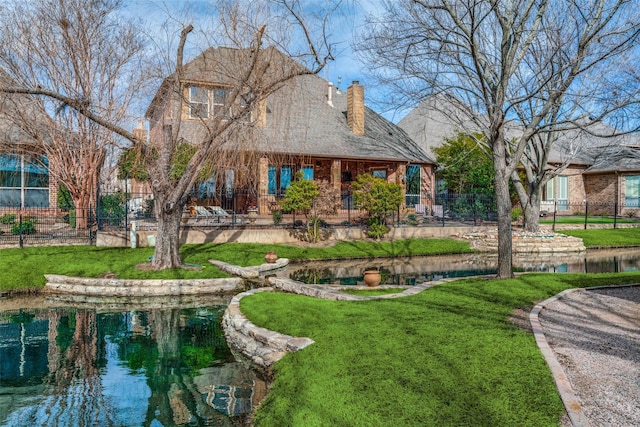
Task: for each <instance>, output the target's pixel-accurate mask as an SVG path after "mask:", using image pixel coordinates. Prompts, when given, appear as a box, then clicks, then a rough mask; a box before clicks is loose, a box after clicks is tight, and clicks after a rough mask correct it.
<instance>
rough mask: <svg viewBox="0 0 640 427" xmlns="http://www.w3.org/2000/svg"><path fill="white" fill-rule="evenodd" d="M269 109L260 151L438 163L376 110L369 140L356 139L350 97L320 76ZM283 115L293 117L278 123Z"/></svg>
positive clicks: (368, 123)
mask: <svg viewBox="0 0 640 427" xmlns="http://www.w3.org/2000/svg"><path fill="white" fill-rule="evenodd" d="M329 91H331V104H332V105H330V104H329V103H328V94H329ZM267 108H268V111H270V113H268V114H267V126H266V127H265V128H264V129H259V132H261V133H262V135H264V139H263V142H262V144H261V145H260V146H259V147H258V149H260V150H263V151H265V152H279V153H289V154H305V155H312V156H318V157H333V158H338V157H339V158H344V159H368V160H393V161H406V162H414V163H435V162H434V160H433V159H432V158H431V157H430V156H429V155H428V154H426V153H425V152H424V151H423V150H422V149H421V148H420V147H419V146H418V145H417V144H416V143H415V142H414V141H413V140H412V139H411V138H410V137H409V135H407V133H406V132H405V131H404V130H402V129H401V128H400V127H399V126H397V125H395V124H393V123H391V122H390V121H388V120H387V119H385V118H384V117H382V116H380V115H379V114H377V113H376V112H375V111H373V110H371V109H370V108H367V107H365V119H364V124H365V132H364V135H355V134H354V133H353V132H352V131H351V128H350V127H349V125H348V124H347V95H346V94H345V93H343V92H338V91H336V89H335V88H334V87H333V86H330V85H329V83H328V82H326V81H325V80H324V79H322V78H320V77H318V76H316V75H306V76H299V77H296V78H295V79H294V80H293V81H291V82H289V84H287V85H286V86H285V87H284V88H282V89H281V90H280V91H278V93H275V94H274V95H273V96H272V97H271V98H270V99H269V101H268V102H267ZM270 116H271V117H270ZM279 116H280V117H288V118H287V120H284V121H282V122H281V123H278V122H279V120H278V117H279Z"/></svg>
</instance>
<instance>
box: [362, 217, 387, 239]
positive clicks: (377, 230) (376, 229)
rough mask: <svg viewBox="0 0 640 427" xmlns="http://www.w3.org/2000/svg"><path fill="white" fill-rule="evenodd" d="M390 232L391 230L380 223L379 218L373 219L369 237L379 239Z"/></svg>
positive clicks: (370, 223)
mask: <svg viewBox="0 0 640 427" xmlns="http://www.w3.org/2000/svg"><path fill="white" fill-rule="evenodd" d="M388 232H389V228H388V227H387V226H386V225H384V224H382V223H380V222H379V220H378V219H377V218H372V219H371V221H369V225H368V227H367V236H369V237H371V238H374V239H379V238H381V237H382V236H384V235H385V234H387V233H388Z"/></svg>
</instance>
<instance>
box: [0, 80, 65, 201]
mask: <svg viewBox="0 0 640 427" xmlns="http://www.w3.org/2000/svg"><path fill="white" fill-rule="evenodd" d="M7 78H8V77H7V75H6V74H5V73H4V72H2V71H1V70H0V79H2V80H4V81H6V79H7ZM28 102H29V100H28V98H27V97H24V96H18V95H3V96H1V97H0V210H8V211H15V209H21V208H22V209H32V208H56V201H57V191H56V184H55V183H54V182H53V180H50V179H49V168H48V160H47V158H46V157H45V156H41V155H36V154H33V152H34V149H33V145H35V144H36V142H35V141H34V140H33V138H32V137H31V136H30V135H29V134H28V133H27V132H25V131H24V130H23V129H21V128H20V126H19V125H18V124H17V121H15V120H12V117H16V112H17V111H19V110H22V111H24V110H28V106H27V107H25V103H28ZM35 151H37V150H35ZM27 153H32V154H27Z"/></svg>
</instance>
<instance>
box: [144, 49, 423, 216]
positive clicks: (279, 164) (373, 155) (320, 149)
mask: <svg viewBox="0 0 640 427" xmlns="http://www.w3.org/2000/svg"><path fill="white" fill-rule="evenodd" d="M237 52H238V51H237V50H236V49H229V48H210V49H208V50H206V51H205V52H203V53H202V54H201V55H200V56H198V57H196V58H195V59H193V60H192V61H191V62H189V63H187V64H185V66H184V76H185V78H186V80H187V85H188V88H187V90H186V93H185V96H184V97H183V98H182V99H180V97H173V98H170V99H166V98H164V97H163V95H164V94H165V93H167V90H168V83H167V80H165V83H163V85H162V86H161V88H160V89H159V91H158V94H157V95H156V97H155V98H154V101H153V102H152V104H151V105H150V107H149V109H148V110H147V113H146V117H147V118H148V119H149V121H150V135H151V138H154V135H158V132H159V131H160V130H159V128H161V127H162V124H163V120H164V119H165V118H166V117H168V115H169V114H171V111H172V108H175V103H176V102H180V103H182V104H183V105H182V108H180V109H179V111H181V114H182V123H181V129H180V132H181V136H182V137H183V138H184V139H185V140H187V141H190V142H192V143H197V141H198V140H200V138H202V137H203V133H202V132H203V125H202V124H201V121H200V117H205V118H212V117H213V116H215V115H224V114H225V111H226V109H227V108H229V107H228V106H225V105H224V101H223V100H224V99H225V91H226V90H228V89H226V87H225V83H224V81H216V80H218V78H217V76H220V75H222V74H223V73H222V72H221V71H220V70H219V68H223V67H229V63H230V62H232V61H233V60H234V58H235V57H236V54H237ZM280 55H281V54H280ZM281 56H282V57H283V58H285V59H283V60H284V61H285V62H286V61H289V62H291V63H292V64H295V65H289V66H291V67H299V66H300V65H299V64H298V63H297V62H295V61H293V60H292V59H290V58H287V57H284V56H283V55H281ZM205 70H206V71H205ZM219 80H224V79H223V78H220V79H219ZM256 114H257V120H255V122H256V124H255V125H254V126H255V128H254V130H253V137H254V138H255V141H254V144H252V150H253V151H254V152H253V154H254V155H251V156H247V159H248V160H247V162H253V163H251V164H249V165H247V168H245V171H249V172H241V171H234V170H226V171H224V173H219V176H216V177H212V178H211V179H210V180H208V181H205V182H204V183H202V184H201V185H200V187H199V190H200V191H199V193H201V194H200V196H201V197H202V196H204V197H210V198H211V203H215V204H222V205H223V206H224V205H225V203H224V200H223V199H224V198H225V197H226V196H227V195H230V194H236V193H239V192H243V191H248V194H250V195H251V194H253V195H255V196H256V197H255V201H254V200H252V199H251V197H249V198H248V199H247V200H246V202H245V203H244V206H242V203H236V206H234V207H233V208H234V209H235V210H236V211H243V210H245V209H246V208H247V205H248V204H254V203H257V205H258V209H259V210H260V212H261V213H263V214H264V213H267V212H269V208H270V206H271V207H273V206H275V203H277V200H278V199H279V198H280V197H282V196H283V194H284V191H285V190H286V189H287V187H288V186H289V185H290V183H291V182H292V180H293V179H294V178H295V174H296V173H297V172H298V171H301V172H302V174H303V176H304V178H305V179H316V180H326V181H328V182H329V183H331V185H332V186H333V187H334V188H336V189H340V190H342V191H343V192H344V193H345V194H346V193H347V192H348V190H349V188H350V185H351V182H352V181H354V180H355V178H356V176H357V175H359V174H363V173H369V174H373V175H374V176H378V177H381V178H383V179H386V180H387V181H389V182H395V183H398V184H400V185H402V187H403V189H404V194H405V206H407V207H414V206H416V205H418V206H419V207H420V206H424V205H425V204H427V203H429V201H430V200H431V199H432V197H433V180H434V173H433V171H434V161H433V160H432V159H431V157H429V156H428V155H427V154H426V153H425V152H424V151H423V150H422V149H420V147H419V146H418V145H417V144H416V143H415V142H414V141H413V140H412V139H411V138H410V137H409V136H408V135H407V134H406V133H405V132H404V131H403V130H402V129H401V128H400V127H398V126H396V125H394V124H393V123H391V122H389V121H388V120H386V119H384V118H383V117H382V116H380V115H379V114H377V113H376V112H374V111H373V110H371V109H369V108H367V107H366V105H365V101H364V87H363V86H361V85H360V84H359V83H358V82H357V81H354V82H353V84H352V85H351V86H349V88H348V89H347V93H346V94H345V93H343V92H341V91H340V90H337V89H336V88H335V87H334V86H333V85H332V84H331V83H329V82H327V81H325V80H323V79H322V78H320V77H318V76H317V75H313V74H309V75H301V76H297V77H294V78H292V79H291V80H289V81H287V82H286V83H284V85H283V86H282V87H281V88H279V89H278V90H277V91H276V92H274V93H272V94H271V95H270V96H269V97H268V98H267V99H266V101H265V102H263V103H261V104H260V105H259V111H257V112H256ZM222 119H223V120H224V117H222ZM251 159H254V160H251ZM237 173H253V174H255V177H254V179H253V180H252V182H254V183H255V184H254V185H253V188H241V187H239V186H238V185H237V184H236V182H238V181H239V180H238V179H236V178H237V176H236V174H237ZM222 175H223V176H222ZM244 181H245V182H246V180H244ZM343 200H344V202H345V205H347V204H348V202H349V198H348V197H345V198H343ZM225 207H226V206H225ZM344 207H347V206H344Z"/></svg>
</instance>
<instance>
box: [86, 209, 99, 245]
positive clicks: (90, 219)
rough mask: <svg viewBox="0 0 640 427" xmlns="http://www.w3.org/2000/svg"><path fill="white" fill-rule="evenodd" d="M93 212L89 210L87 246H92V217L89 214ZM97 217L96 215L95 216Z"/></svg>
mask: <svg viewBox="0 0 640 427" xmlns="http://www.w3.org/2000/svg"><path fill="white" fill-rule="evenodd" d="M92 212H93V211H92V209H91V208H89V218H88V220H89V246H93V215H92V214H91V213H92ZM96 217H97V214H96Z"/></svg>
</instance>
